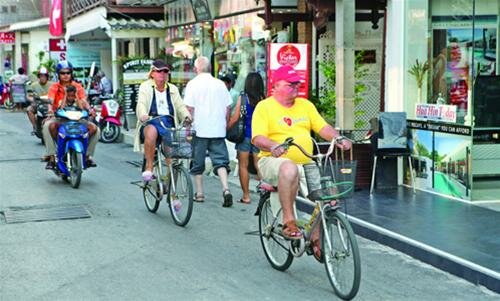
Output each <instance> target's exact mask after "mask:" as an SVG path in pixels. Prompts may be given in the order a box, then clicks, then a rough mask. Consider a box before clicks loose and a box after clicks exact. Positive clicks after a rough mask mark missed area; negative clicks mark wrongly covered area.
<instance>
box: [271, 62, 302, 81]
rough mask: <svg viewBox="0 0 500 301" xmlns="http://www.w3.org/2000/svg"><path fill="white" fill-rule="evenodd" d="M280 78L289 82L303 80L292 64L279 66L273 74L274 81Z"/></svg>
mask: <svg viewBox="0 0 500 301" xmlns="http://www.w3.org/2000/svg"><path fill="white" fill-rule="evenodd" d="M280 80H284V81H287V82H289V83H298V82H300V81H302V77H300V75H299V74H298V73H297V71H295V69H293V67H292V66H290V65H283V66H281V67H279V68H278V69H277V70H276V71H274V74H273V82H274V83H276V82H278V81H280Z"/></svg>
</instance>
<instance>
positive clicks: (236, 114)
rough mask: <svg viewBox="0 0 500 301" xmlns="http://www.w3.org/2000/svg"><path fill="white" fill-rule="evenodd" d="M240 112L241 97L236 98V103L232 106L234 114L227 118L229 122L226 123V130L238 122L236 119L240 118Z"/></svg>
mask: <svg viewBox="0 0 500 301" xmlns="http://www.w3.org/2000/svg"><path fill="white" fill-rule="evenodd" d="M240 110H241V96H239V97H238V101H237V102H236V105H235V106H234V113H233V115H231V117H230V118H229V122H228V123H227V128H230V127H232V126H233V125H234V124H235V123H236V122H237V121H238V118H239V117H240Z"/></svg>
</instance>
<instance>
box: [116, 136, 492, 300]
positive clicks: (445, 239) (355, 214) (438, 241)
mask: <svg viewBox="0 0 500 301" xmlns="http://www.w3.org/2000/svg"><path fill="white" fill-rule="evenodd" d="M123 134H124V139H123V142H124V143H129V144H133V137H132V135H133V131H129V132H127V131H124V133H123ZM228 148H232V149H234V147H232V146H228ZM232 158H233V160H231V162H232V163H231V165H232V166H231V169H232V170H233V171H234V170H235V169H236V160H235V159H234V155H233V157H232ZM207 170H209V171H208V172H206V173H205V174H206V175H209V176H213V173H210V169H207ZM229 181H230V183H232V184H234V185H236V186H237V187H239V186H240V183H239V179H238V176H237V173H235V172H232V173H231V175H230V176H229ZM256 185H257V181H255V180H253V179H252V180H251V183H250V189H251V190H252V191H255V187H256ZM341 206H342V208H341V210H342V211H343V212H345V213H346V214H347V216H348V218H349V220H350V221H351V223H352V226H353V228H354V230H355V232H356V234H358V235H360V236H363V237H365V238H368V239H370V240H374V241H377V242H379V243H381V244H384V245H387V246H389V247H391V248H393V249H396V250H398V251H401V252H403V253H406V254H408V255H410V256H412V257H414V258H417V259H419V260H421V261H423V262H426V263H428V264H431V265H433V266H435V267H437V268H439V269H441V270H444V271H447V272H449V273H451V274H454V275H456V276H458V277H461V278H463V279H465V280H468V281H470V282H472V283H474V284H479V285H482V286H485V287H487V288H488V289H490V290H492V291H495V292H497V293H500V257H499V256H498V252H499V250H500V237H499V236H498V233H500V223H498V221H500V209H499V208H500V204H486V205H476V204H473V203H466V202H461V201H456V200H450V199H448V198H445V197H442V196H439V195H435V194H430V193H427V192H423V191H419V190H417V191H416V193H415V194H414V193H413V190H412V189H410V188H407V187H399V188H397V189H392V190H376V191H375V193H374V194H373V195H371V196H370V194H369V191H368V190H361V191H357V192H356V193H355V194H354V197H353V198H352V199H349V200H347V201H344V202H341Z"/></svg>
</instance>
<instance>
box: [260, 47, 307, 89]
mask: <svg viewBox="0 0 500 301" xmlns="http://www.w3.org/2000/svg"><path fill="white" fill-rule="evenodd" d="M268 53H269V56H268V60H269V62H268V64H267V66H268V67H267V74H268V75H269V76H268V77H267V94H268V95H271V94H272V89H273V82H272V78H273V75H274V71H276V70H277V69H278V68H279V67H281V66H283V65H290V66H292V67H293V68H294V69H295V71H297V73H298V74H299V75H300V76H301V77H302V79H303V81H302V82H301V83H300V86H299V94H298V96H299V97H303V98H307V97H308V96H309V91H308V88H309V69H308V68H309V45H307V44H295V43H271V44H269V51H268Z"/></svg>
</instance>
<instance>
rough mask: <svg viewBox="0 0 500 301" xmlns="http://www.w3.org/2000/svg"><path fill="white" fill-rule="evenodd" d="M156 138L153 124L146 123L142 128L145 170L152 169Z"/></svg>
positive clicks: (156, 133) (156, 134)
mask: <svg viewBox="0 0 500 301" xmlns="http://www.w3.org/2000/svg"><path fill="white" fill-rule="evenodd" d="M157 138H158V132H157V131H156V128H155V127H154V126H152V125H148V126H146V127H145V128H144V157H146V168H145V170H149V171H153V163H154V162H153V161H154V156H155V149H156V139H157Z"/></svg>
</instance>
